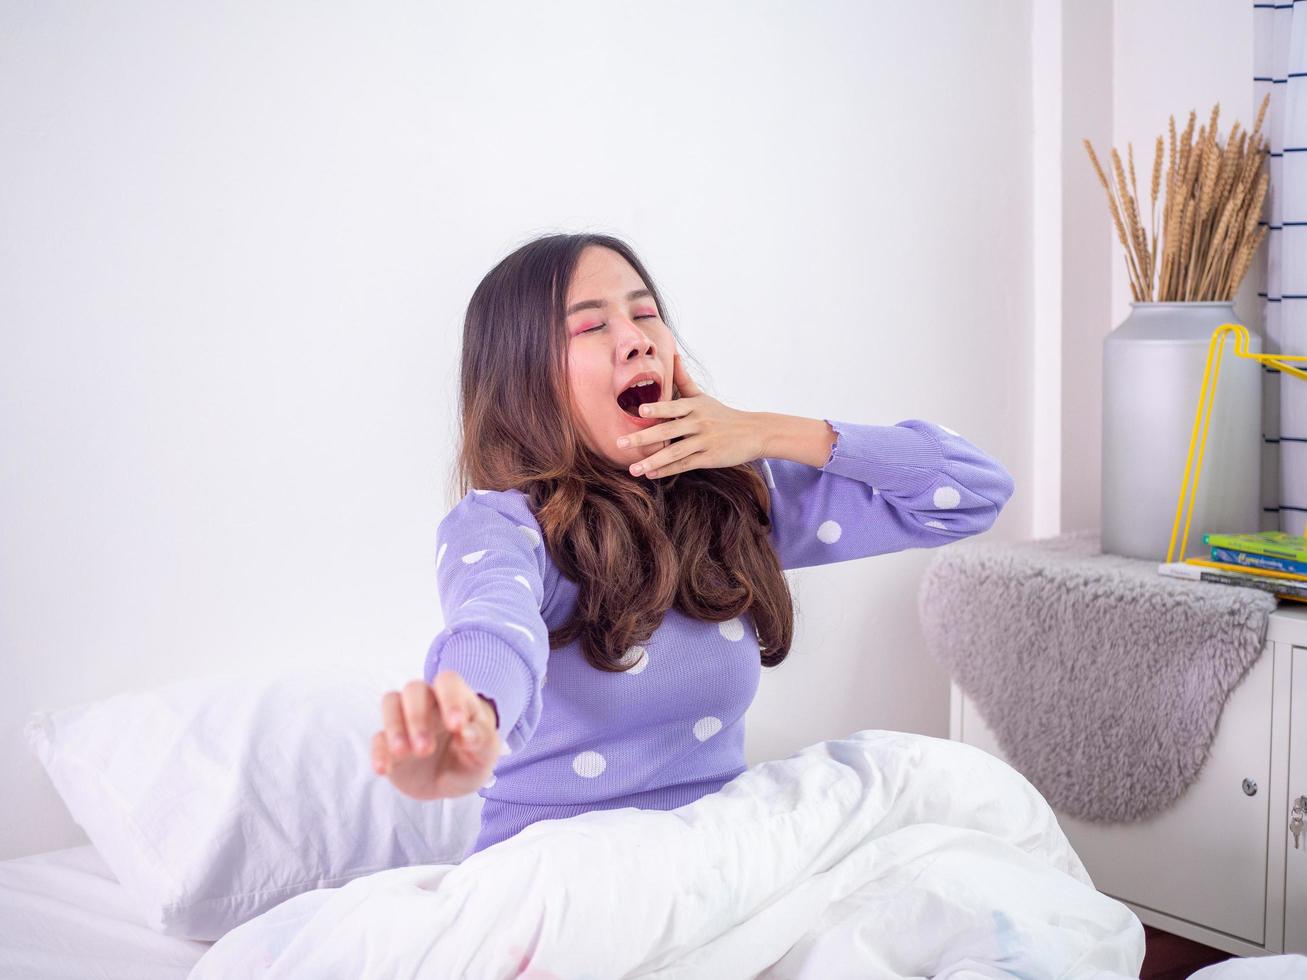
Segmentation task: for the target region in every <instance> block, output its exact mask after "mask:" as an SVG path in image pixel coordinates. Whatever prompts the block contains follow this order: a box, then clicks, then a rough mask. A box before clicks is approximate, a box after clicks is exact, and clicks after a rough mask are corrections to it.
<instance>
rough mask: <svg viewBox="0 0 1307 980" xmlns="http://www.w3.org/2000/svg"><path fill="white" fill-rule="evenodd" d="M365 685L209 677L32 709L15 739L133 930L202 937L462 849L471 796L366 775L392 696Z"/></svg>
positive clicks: (336, 677)
mask: <svg viewBox="0 0 1307 980" xmlns="http://www.w3.org/2000/svg"><path fill="white" fill-rule="evenodd" d="M379 676H380V675H379V674H375V673H373V674H371V675H370V674H368V673H365V672H364V671H362V670H358V671H352V672H350V671H341V670H339V669H337V670H332V669H331V668H326V669H323V668H318V667H315V668H314V669H313V670H312V671H308V670H305V671H300V672H298V673H284V674H273V675H264V676H258V675H252V674H250V673H249V672H244V673H232V672H228V673H220V674H211V675H208V676H205V677H201V678H197V679H194V680H189V681H183V682H181V683H177V684H173V685H170V686H167V687H163V688H160V689H157V690H152V691H141V692H130V693H124V694H119V695H116V696H114V697H111V698H109V699H107V700H104V701H98V702H94V703H91V704H84V705H77V706H74V707H69V708H65V709H63V710H58V711H53V712H47V711H38V712H36V713H35V714H32V715H31V716H30V719H29V721H28V722H27V725H26V727H25V729H24V733H25V735H26V736H27V741H28V744H29V745H30V746H31V747H32V751H33V752H35V754H36V755H37V757H38V758H39V759H40V760H41V763H42V765H43V766H44V767H45V770H46V772H47V773H48V774H49V776H50V779H51V781H52V782H53V783H54V786H55V789H56V790H58V792H59V795H60V796H61V797H62V798H63V801H64V803H65V804H67V806H68V810H69V812H70V813H71V814H72V817H73V819H74V820H75V821H77V823H78V824H79V825H80V826H81V827H82V829H83V830H85V831H86V834H87V836H88V837H89V838H90V840H91V843H92V844H94V845H95V847H96V850H98V851H99V852H100V855H101V856H102V857H103V858H104V860H105V863H106V864H108V866H109V868H110V869H111V870H112V871H113V873H114V875H115V876H116V877H117V878H118V880H119V881H120V882H121V883H122V884H123V886H124V887H125V888H126V889H127V890H128V892H129V893H131V895H132V896H133V897H134V898H135V899H136V901H137V902H138V903H139V905H140V908H141V911H142V912H143V914H144V916H145V920H146V922H147V923H148V924H149V925H150V926H151V927H152V928H153V929H155V930H157V931H159V932H162V933H165V934H167V935H169V936H179V937H183V938H186V939H202V940H216V939H218V938H219V937H220V936H222V935H223V934H224V933H226V932H228V931H229V930H231V929H233V928H235V927H236V926H238V925H240V924H241V923H243V922H246V921H247V920H249V919H252V918H253V917H254V916H256V915H259V914H260V913H262V912H265V911H267V910H268V909H270V908H272V907H273V906H275V905H277V904H279V903H281V902H283V901H285V900H286V899H288V898H290V897H292V896H294V895H297V894H299V893H300V892H306V891H311V890H313V889H316V888H329V887H336V886H341V885H344V884H345V883H346V882H348V881H350V880H351V879H353V878H358V877H361V876H363V875H367V874H371V873H373V872H375V871H381V870H384V869H389V868H397V867H404V866H409V865H415V864H457V863H459V862H460V861H461V860H462V858H463V855H464V854H465V852H466V851H468V850H469V849H470V848H471V846H472V844H473V842H474V841H475V839H476V835H477V832H478V830H479V827H480V818H481V807H482V805H483V804H482V799H481V797H480V796H478V795H477V794H475V793H470V794H468V795H466V796H461V797H456V798H454V799H447V800H435V801H431V802H425V803H424V802H419V801H418V800H414V799H412V798H410V797H408V796H405V795H404V794H403V793H401V792H399V791H398V790H397V789H395V787H394V786H393V785H391V783H390V781H389V780H388V779H386V777H384V776H379V775H377V774H376V772H375V771H374V770H373V768H372V764H371V751H372V735H373V733H374V732H375V731H377V730H378V729H380V728H381V695H382V694H383V693H384V692H385V691H386V690H388V689H390V688H392V687H394V688H395V689H396V690H398V689H399V688H398V686H396V685H394V684H383V683H381V682H378V681H377V678H378V677H379Z"/></svg>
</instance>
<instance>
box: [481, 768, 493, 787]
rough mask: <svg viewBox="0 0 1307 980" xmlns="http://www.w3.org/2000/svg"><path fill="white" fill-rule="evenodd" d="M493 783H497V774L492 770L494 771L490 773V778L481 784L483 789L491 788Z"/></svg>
mask: <svg viewBox="0 0 1307 980" xmlns="http://www.w3.org/2000/svg"><path fill="white" fill-rule="evenodd" d="M493 785H495V774H494V773H493V772H492V773H491V774H490V778H489V779H487V780H486V781H485V782H484V783H482V784H481V788H482V789H489V788H490V787H491V786H493Z"/></svg>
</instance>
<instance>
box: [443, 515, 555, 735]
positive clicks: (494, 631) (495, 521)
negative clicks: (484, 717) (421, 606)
mask: <svg viewBox="0 0 1307 980" xmlns="http://www.w3.org/2000/svg"><path fill="white" fill-rule="evenodd" d="M549 570H550V564H549V560H548V557H547V554H546V549H545V546H544V541H543V536H542V535H541V532H540V525H539V524H538V523H536V519H535V515H534V514H533V513H532V512H531V508H530V506H529V505H528V502H527V498H526V495H525V494H523V493H522V492H521V491H520V490H503V491H499V490H489V491H483V490H473V491H471V492H469V493H468V495H467V496H466V497H464V498H463V499H462V500H461V501H459V503H458V504H457V505H456V506H455V507H454V508H453V509H452V510H451V511H450V512H449V513H448V514H447V515H445V518H444V519H443V520H442V521H441V522H440V525H439V527H438V528H437V529H436V584H437V587H438V590H439V593H440V606H441V609H442V610H443V612H444V617H445V627H444V629H442V630H441V631H440V633H439V634H437V636H436V638H435V639H434V640H433V641H432V643H431V646H430V648H429V649H428V651H427V657H426V662H425V664H424V665H423V670H422V676H423V679H424V680H425V681H426V683H428V684H430V683H431V682H432V680H433V679H434V678H435V676H436V674H437V673H439V672H440V671H442V670H456V671H458V673H459V675H460V676H461V677H462V678H463V680H465V681H466V682H467V685H468V686H469V687H470V688H472V690H474V691H476V692H477V693H478V694H480V695H482V696H484V697H486V698H489V699H490V700H491V701H492V702H493V703H494V707H495V711H496V712H497V713H498V715H499V729H498V730H499V737H500V738H501V739H502V740H503V741H504V742H505V743H507V745H508V747H509V749H511V750H514V751H516V750H517V749H519V748H520V747H521V746H522V745H523V744H524V743H525V742H526V741H527V739H529V738H530V737H531V734H532V732H534V731H535V728H536V725H537V724H539V722H540V714H541V709H542V702H541V688H542V686H543V684H544V677H545V669H546V665H547V662H548V659H549V628H548V626H547V625H546V624H545V621H544V617H543V615H542V614H541V609H542V608H543V606H544V601H545V582H546V580H547V578H548V573H549Z"/></svg>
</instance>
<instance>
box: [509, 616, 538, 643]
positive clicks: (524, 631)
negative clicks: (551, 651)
mask: <svg viewBox="0 0 1307 980" xmlns="http://www.w3.org/2000/svg"><path fill="white" fill-rule="evenodd" d="M504 625H505V626H511V627H512V628H513V629H515V630H521V631H522V632H523V633H525V634H526V635H527V636H529V637H531V642H532V643H534V642H535V638H536V635H535V634H534V633H532V632H531V631H530V630H529V629H527V628H526V627H525V626H518V625H517V623H510V622H509V621H508V620H504Z"/></svg>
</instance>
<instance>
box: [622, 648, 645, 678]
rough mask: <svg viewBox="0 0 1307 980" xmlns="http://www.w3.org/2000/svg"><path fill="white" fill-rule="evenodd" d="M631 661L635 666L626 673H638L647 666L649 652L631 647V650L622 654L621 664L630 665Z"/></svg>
mask: <svg viewBox="0 0 1307 980" xmlns="http://www.w3.org/2000/svg"><path fill="white" fill-rule="evenodd" d="M632 660H634V661H635V664H634V666H632V667H629V668H628V669H627V671H626V673H628V674H638V673H640V671H642V670H644V669H645V668H646V667H648V666H649V651H648V650H646V649H645V648H644V647H642V646H639V645H637V646H633V647H631V649H629V650H627V651H626V653H624V654H622V662H623V663H630V662H631V661H632Z"/></svg>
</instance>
